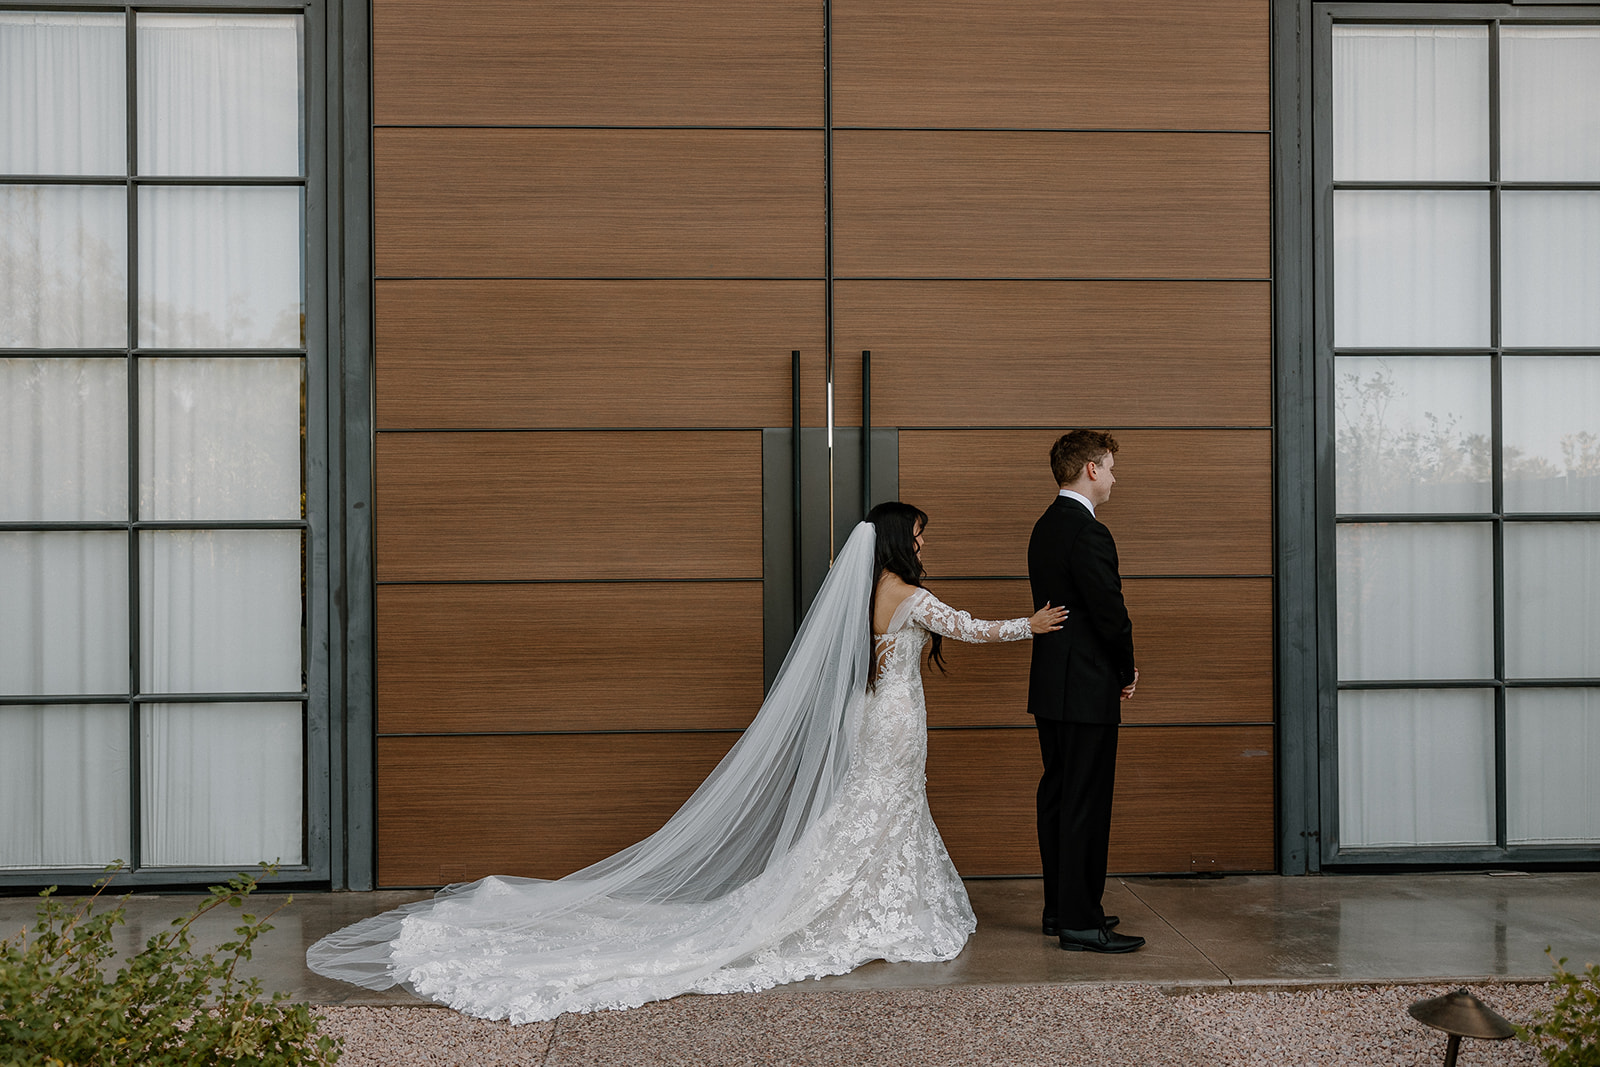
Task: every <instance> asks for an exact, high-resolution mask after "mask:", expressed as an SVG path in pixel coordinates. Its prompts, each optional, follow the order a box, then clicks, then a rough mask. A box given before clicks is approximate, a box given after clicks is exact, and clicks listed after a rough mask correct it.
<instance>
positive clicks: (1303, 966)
mask: <svg viewBox="0 0 1600 1067" xmlns="http://www.w3.org/2000/svg"><path fill="white" fill-rule="evenodd" d="M967 889H968V892H969V893H970V894H971V896H972V903H973V907H974V909H975V910H976V911H977V914H978V932H977V934H976V935H974V937H973V939H972V941H971V942H969V943H968V945H967V948H966V951H964V952H963V953H962V954H961V955H960V956H959V957H958V958H957V959H955V960H953V961H951V962H949V963H936V964H915V963H896V964H887V963H869V964H867V965H866V966H864V967H861V968H859V969H857V970H856V971H854V972H852V973H850V974H847V975H839V976H836V977H833V978H825V979H822V980H820V981H812V982H802V983H798V984H796V985H794V986H789V987H785V988H786V990H789V991H803V990H894V989H934V988H941V987H951V986H984V985H1041V984H1101V983H1140V984H1148V985H1154V986H1160V987H1165V988H1168V989H1172V990H1180V989H1207V988H1210V989H1219V988H1229V987H1240V986H1246V987H1249V986H1254V987H1262V986H1266V987H1273V986H1283V987H1289V986H1300V985H1321V984H1335V985H1337V984H1351V983H1371V982H1403V981H1412V980H1429V979H1432V980H1442V979H1448V980H1451V981H1456V980H1472V979H1497V980H1502V981H1503V980H1508V979H1510V980H1522V979H1528V980H1535V979H1543V978H1545V977H1547V976H1548V975H1549V973H1550V965H1549V961H1548V960H1547V959H1546V957H1545V947H1546V946H1551V947H1552V948H1553V949H1554V950H1555V954H1556V955H1557V956H1567V957H1570V958H1571V959H1572V960H1573V961H1575V962H1586V961H1594V960H1600V874H1595V873H1582V874H1484V873H1472V874H1406V875H1343V876H1323V877H1304V878H1278V877H1272V876H1240V877H1228V878H1217V879H1161V878H1123V879H1113V880H1112V881H1111V883H1110V884H1109V885H1108V886H1107V897H1106V910H1107V911H1109V912H1112V913H1115V914H1118V915H1120V916H1121V917H1122V926H1121V927H1120V929H1122V930H1123V931H1125V932H1128V933H1134V934H1140V935H1143V936H1144V937H1146V938H1147V939H1148V940H1149V944H1148V945H1147V946H1146V947H1145V948H1144V949H1142V950H1140V951H1139V952H1136V953H1132V954H1129V955H1123V956H1097V955H1092V954H1089V953H1080V952H1063V951H1061V950H1060V948H1059V947H1057V945H1056V944H1055V942H1054V940H1052V939H1049V938H1045V937H1043V936H1041V935H1040V933H1039V931H1038V921H1039V911H1040V904H1041V899H1042V897H1041V889H1040V883H1039V882H1038V881H1035V880H1031V879H1005V880H992V881H991V880H975V881H970V882H968V883H967ZM427 895H428V894H426V893H423V892H413V891H405V892H394V891H388V892H376V893H304V894H296V895H295V897H294V900H293V903H291V904H290V905H289V906H288V907H286V908H284V909H283V910H282V911H281V912H279V914H278V915H277V916H276V917H275V918H274V919H273V925H274V926H275V929H274V930H273V931H271V932H270V933H268V934H267V935H265V936H264V937H263V938H262V939H261V941H260V942H259V943H258V946H257V949H256V953H255V958H254V959H253V960H252V961H251V962H250V964H249V965H248V973H250V974H253V975H255V976H258V977H260V978H261V979H262V981H263V983H264V985H265V986H266V988H267V989H269V990H283V991H285V992H288V993H290V994H292V995H293V996H294V997H295V999H297V1000H305V1001H308V1002H310V1003H314V1004H346V1005H381V1004H391V1005H393V1004H418V1003H423V1002H422V1001H419V1000H418V999H417V998H415V997H413V996H412V995H411V994H409V993H405V992H403V991H398V990H389V991H386V992H381V993H375V992H371V991H369V990H364V989H359V988H356V987H354V986H347V985H345V984H344V983H341V982H332V981H329V980H327V979H324V978H321V977H319V976H317V975H314V974H311V973H310V972H309V971H307V970H306V969H305V948H306V946H307V945H309V944H310V943H311V942H313V941H315V940H316V939H317V938H319V937H321V936H322V935H323V934H325V933H327V932H328V931H330V930H334V929H337V928H338V927H340V926H344V925H346V924H348V923H352V922H355V921H356V920H358V919H361V918H365V917H366V916H368V915H372V914H376V913H377V912H380V911H384V910H387V909H388V908H392V907H395V906H397V905H399V904H402V903H405V902H407V901H411V900H417V899H420V898H422V897H425V896H427ZM196 899H197V898H195V897H193V896H186V895H178V894H160V895H138V896H135V897H134V898H133V899H132V900H131V901H130V902H129V903H128V907H127V925H126V926H125V927H122V928H121V930H120V934H119V945H120V946H121V947H122V948H123V949H124V950H125V951H131V950H132V949H133V948H134V947H135V946H139V945H142V944H143V943H144V941H145V940H146V939H147V938H149V937H151V936H154V935H155V934H158V933H160V932H161V931H162V930H163V929H165V928H166V927H167V926H168V924H169V923H170V922H171V921H172V920H173V919H174V918H175V917H177V916H179V915H182V914H185V913H186V912H187V911H188V910H189V909H190V908H192V907H193V906H194V904H195V902H196ZM282 899H283V898H282V897H281V896H272V895H268V896H261V897H258V898H255V899H254V900H252V901H251V904H252V907H251V908H249V909H247V910H250V911H265V910H269V909H270V908H271V907H274V906H276V905H277V904H279V903H281V902H282ZM34 908H35V901H34V900H33V899H32V898H30V897H8V898H0V936H6V935H9V934H11V933H14V932H15V931H16V930H18V929H19V928H21V927H23V926H25V925H28V923H29V921H30V919H31V917H32V915H33V913H34ZM237 916H238V913H237V912H234V911H232V910H231V909H219V910H218V911H216V912H213V913H212V914H211V915H209V916H207V917H206V919H205V920H204V921H202V922H201V923H199V924H197V926H196V928H195V929H196V935H197V940H198V942H199V943H201V944H202V945H214V944H216V943H219V942H221V941H223V940H226V939H227V937H228V936H229V935H230V932H231V928H232V927H233V926H234V925H236V924H237V923H238V918H237Z"/></svg>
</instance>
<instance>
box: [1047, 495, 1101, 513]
mask: <svg viewBox="0 0 1600 1067" xmlns="http://www.w3.org/2000/svg"><path fill="white" fill-rule="evenodd" d="M1056 495H1057V496H1070V497H1071V498H1072V499H1074V500H1076V501H1077V502H1078V503H1080V504H1082V505H1083V506H1084V507H1086V508H1088V509H1089V514H1090V515H1093V514H1094V503H1093V502H1092V501H1091V500H1090V499H1089V498H1088V497H1086V496H1084V495H1083V494H1082V493H1074V492H1073V491H1072V490H1071V489H1063V490H1061V492H1059V493H1057V494H1056Z"/></svg>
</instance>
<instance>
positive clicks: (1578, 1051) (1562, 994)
mask: <svg viewBox="0 0 1600 1067" xmlns="http://www.w3.org/2000/svg"><path fill="white" fill-rule="evenodd" d="M1549 951H1550V950H1549V949H1546V950H1545V952H1546V953H1547V954H1548V953H1549ZM1550 984H1551V985H1552V986H1554V987H1555V990H1556V1002H1555V1003H1554V1004H1553V1005H1551V1007H1550V1010H1549V1011H1547V1012H1542V1013H1540V1014H1539V1015H1537V1016H1535V1017H1534V1020H1533V1023H1532V1025H1530V1026H1519V1027H1517V1036H1518V1037H1520V1038H1522V1039H1523V1040H1524V1041H1531V1042H1532V1043H1533V1044H1534V1046H1535V1047H1536V1048H1538V1050H1539V1054H1540V1055H1541V1056H1543V1057H1544V1062H1546V1063H1548V1064H1550V1067H1600V964H1594V963H1591V964H1589V966H1588V967H1587V968H1586V969H1584V970H1583V971H1579V972H1573V971H1569V970H1567V960H1566V957H1565V956H1563V957H1562V958H1561V959H1559V960H1557V961H1556V965H1555V974H1554V975H1553V976H1552V977H1551V979H1550Z"/></svg>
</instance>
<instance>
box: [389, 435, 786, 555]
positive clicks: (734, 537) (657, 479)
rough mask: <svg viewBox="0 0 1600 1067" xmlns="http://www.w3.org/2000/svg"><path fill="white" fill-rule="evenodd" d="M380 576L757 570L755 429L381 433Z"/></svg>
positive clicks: (758, 521) (758, 529) (758, 444)
mask: <svg viewBox="0 0 1600 1067" xmlns="http://www.w3.org/2000/svg"><path fill="white" fill-rule="evenodd" d="M376 469H377V470H376V490H375V496H376V507H377V516H378V523H377V578H378V580H379V581H380V582H383V581H407V580H410V581H415V580H452V579H465V580H473V579H539V578H602V579H612V578H635V579H638V578H759V577H760V576H761V434H760V432H759V431H745V432H739V431H722V432H688V431H685V432H680V433H652V432H638V433H628V432H619V433H554V432H553V433H439V434H411V433H388V434H379V435H378V439H377V462H376Z"/></svg>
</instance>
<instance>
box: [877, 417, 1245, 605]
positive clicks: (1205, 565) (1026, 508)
mask: <svg viewBox="0 0 1600 1067" xmlns="http://www.w3.org/2000/svg"><path fill="white" fill-rule="evenodd" d="M1060 432H1061V431H1058V430H1053V429H1052V430H917V431H906V432H902V433H901V434H900V496H901V499H903V500H906V501H909V502H910V503H913V504H915V505H917V506H918V507H920V508H922V509H923V510H924V511H926V512H928V514H929V516H930V517H931V520H932V521H931V522H930V524H929V531H928V542H927V548H926V549H925V550H924V553H923V558H924V560H925V561H926V562H927V566H928V570H929V571H930V572H931V573H933V574H935V575H948V576H955V577H960V576H973V577H1015V576H1022V575H1026V574H1027V573H1028V559H1027V557H1028V536H1029V534H1030V533H1032V531H1033V524H1034V523H1035V522H1036V521H1037V520H1038V518H1039V516H1040V515H1041V514H1043V513H1044V509H1045V508H1046V507H1048V506H1049V505H1050V502H1051V500H1052V499H1053V498H1054V496H1055V494H1056V486H1055V479H1054V478H1052V477H1051V475H1050V456H1049V454H1050V445H1051V443H1052V442H1053V441H1055V439H1056V438H1057V437H1059V436H1060ZM1115 436H1116V438H1117V443H1118V445H1119V446H1120V450H1119V451H1118V453H1117V465H1116V471H1117V487H1116V488H1115V489H1114V490H1113V491H1112V494H1111V500H1110V502H1109V503H1107V504H1106V505H1104V506H1103V507H1102V508H1101V509H1100V511H1099V517H1100V520H1101V521H1102V522H1104V523H1105V524H1106V526H1107V527H1108V528H1110V530H1111V532H1112V534H1113V535H1114V536H1115V537H1116V539H1117V552H1118V555H1119V557H1120V561H1121V566H1122V573H1123V575H1124V576H1125V577H1126V576H1129V575H1141V574H1143V575H1208V574H1216V575H1245V574H1249V575H1261V574H1269V573H1271V570H1272V434H1271V432H1270V431H1268V430H1119V431H1116V432H1115Z"/></svg>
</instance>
